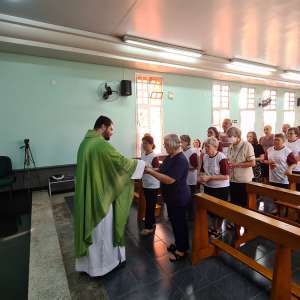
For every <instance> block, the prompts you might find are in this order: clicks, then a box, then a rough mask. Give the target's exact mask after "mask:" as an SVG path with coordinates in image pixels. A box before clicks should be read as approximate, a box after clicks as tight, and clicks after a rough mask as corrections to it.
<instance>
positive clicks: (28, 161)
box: [20, 139, 41, 188]
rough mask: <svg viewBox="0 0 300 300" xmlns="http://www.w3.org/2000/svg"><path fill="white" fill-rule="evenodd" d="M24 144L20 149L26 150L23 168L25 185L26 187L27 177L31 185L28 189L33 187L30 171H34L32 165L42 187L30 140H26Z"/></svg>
mask: <svg viewBox="0 0 300 300" xmlns="http://www.w3.org/2000/svg"><path fill="white" fill-rule="evenodd" d="M24 143H25V145H24V146H22V147H20V149H24V168H23V185H24V187H25V177H27V178H28V179H29V185H28V186H27V187H28V188H30V187H31V185H30V179H31V178H30V171H31V170H32V168H31V167H32V165H33V168H34V171H35V172H34V173H35V175H36V176H37V180H38V183H39V186H40V185H41V184H40V177H39V174H38V173H37V169H36V165H35V161H34V158H33V155H32V152H31V149H30V145H29V140H27V139H25V140H24Z"/></svg>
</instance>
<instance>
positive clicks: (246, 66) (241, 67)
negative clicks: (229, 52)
mask: <svg viewBox="0 0 300 300" xmlns="http://www.w3.org/2000/svg"><path fill="white" fill-rule="evenodd" d="M227 67H228V68H229V69H232V70H236V71H241V72H246V73H252V74H259V75H271V74H272V72H275V71H276V68H274V67H271V66H268V65H264V64H259V63H254V62H250V61H246V60H241V59H236V58H233V59H231V60H230V63H229V64H227Z"/></svg>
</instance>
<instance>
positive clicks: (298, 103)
mask: <svg viewBox="0 0 300 300" xmlns="http://www.w3.org/2000/svg"><path fill="white" fill-rule="evenodd" d="M297 106H300V98H298V99H297Z"/></svg>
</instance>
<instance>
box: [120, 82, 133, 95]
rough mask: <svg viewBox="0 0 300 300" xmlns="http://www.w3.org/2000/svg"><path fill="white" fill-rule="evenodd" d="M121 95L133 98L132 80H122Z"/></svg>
mask: <svg viewBox="0 0 300 300" xmlns="http://www.w3.org/2000/svg"><path fill="white" fill-rule="evenodd" d="M120 95H121V96H131V95H132V88H131V80H121V83H120Z"/></svg>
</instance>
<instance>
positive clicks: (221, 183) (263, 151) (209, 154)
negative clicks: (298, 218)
mask: <svg viewBox="0 0 300 300" xmlns="http://www.w3.org/2000/svg"><path fill="white" fill-rule="evenodd" d="M232 125H233V124H232V122H231V120H230V119H225V120H224V121H223V123H222V128H223V132H219V131H218V130H217V128H216V127H209V128H208V130H207V139H206V140H205V141H204V142H203V143H201V141H200V139H198V138H196V139H195V140H194V141H193V142H192V140H191V137H190V136H189V135H181V136H178V135H176V134H169V135H167V136H165V137H164V148H165V150H166V153H167V156H166V157H165V158H164V160H163V162H162V163H161V165H160V164H159V160H158V156H157V155H155V154H154V147H155V144H154V140H153V137H152V136H151V135H150V134H146V135H145V136H144V137H143V139H142V156H141V159H142V160H144V161H145V162H146V168H145V173H144V175H143V177H142V182H143V189H144V195H145V200H146V215H145V228H144V229H143V230H142V231H141V235H142V236H149V235H152V234H153V233H154V232H155V205H156V202H157V197H158V193H159V189H160V191H161V195H162V197H163V200H164V202H165V203H166V206H167V211H168V218H169V220H170V223H171V225H172V229H173V234H174V240H175V242H174V243H173V244H171V245H169V246H168V248H167V249H168V251H169V252H170V261H171V262H176V261H178V260H181V259H184V258H185V257H186V256H187V253H188V250H189V237H188V221H189V220H192V219H193V211H194V203H193V195H194V194H195V193H196V192H197V191H199V190H201V191H204V193H206V194H209V195H211V196H214V197H217V198H219V199H221V200H224V201H230V202H231V203H233V204H236V205H239V206H241V207H246V206H247V191H246V186H247V183H249V182H252V181H256V182H263V183H266V184H270V185H272V186H276V187H280V188H288V184H289V181H288V176H287V175H288V174H292V173H296V174H297V173H298V174H300V127H291V126H290V125H289V124H283V126H282V132H281V133H276V134H273V133H272V127H271V126H270V125H266V126H265V127H264V135H263V136H262V137H260V138H259V139H258V138H257V134H256V133H255V132H254V131H250V132H248V133H247V135H246V136H247V139H246V140H244V139H243V138H242V135H243V134H245V133H243V134H242V132H241V130H240V129H239V128H237V127H234V126H232ZM297 189H298V190H299V186H298V187H297ZM272 213H274V214H275V213H277V211H276V209H274V211H273V212H272ZM211 220H212V221H211V225H210V227H209V233H210V236H211V237H212V238H219V237H220V236H221V234H222V223H223V220H222V219H221V218H219V217H217V216H214V215H212V214H211ZM226 223H227V224H226V226H227V228H228V229H233V228H235V229H236V230H237V229H240V228H237V227H238V226H235V225H234V224H231V223H229V222H226Z"/></svg>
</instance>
